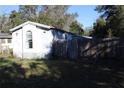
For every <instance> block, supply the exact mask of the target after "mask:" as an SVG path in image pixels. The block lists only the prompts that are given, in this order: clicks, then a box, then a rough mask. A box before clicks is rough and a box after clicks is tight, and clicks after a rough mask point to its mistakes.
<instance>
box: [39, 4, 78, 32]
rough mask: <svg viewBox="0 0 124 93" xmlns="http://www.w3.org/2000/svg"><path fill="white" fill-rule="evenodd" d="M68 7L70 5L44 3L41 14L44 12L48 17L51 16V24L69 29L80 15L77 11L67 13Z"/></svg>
mask: <svg viewBox="0 0 124 93" xmlns="http://www.w3.org/2000/svg"><path fill="white" fill-rule="evenodd" d="M68 8H69V6H66V5H44V6H42V9H41V12H40V16H42V15H43V14H45V15H47V19H48V18H49V20H50V22H51V25H53V26H55V27H56V28H60V29H63V30H66V31H69V30H70V25H71V24H72V22H74V21H75V20H76V19H75V18H76V17H77V16H78V15H77V14H76V13H75V14H70V13H67V10H68ZM40 18H41V17H40ZM41 19H42V18H41ZM41 19H39V20H41ZM45 21H46V20H45ZM48 22H49V21H48ZM50 22H49V23H50ZM49 23H48V24H49Z"/></svg>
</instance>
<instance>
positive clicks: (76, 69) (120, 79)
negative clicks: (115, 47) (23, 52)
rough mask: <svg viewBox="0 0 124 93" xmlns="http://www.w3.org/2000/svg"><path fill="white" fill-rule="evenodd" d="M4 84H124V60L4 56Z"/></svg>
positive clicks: (0, 71)
mask: <svg viewBox="0 0 124 93" xmlns="http://www.w3.org/2000/svg"><path fill="white" fill-rule="evenodd" d="M0 87H29V88H30V87H49V88H51V87H63V88H66V87H67V88H69V87H81V88H84V87H90V88H92V87H124V62H123V60H117V59H99V60H94V59H83V60H78V61H69V60H19V59H7V58H0Z"/></svg>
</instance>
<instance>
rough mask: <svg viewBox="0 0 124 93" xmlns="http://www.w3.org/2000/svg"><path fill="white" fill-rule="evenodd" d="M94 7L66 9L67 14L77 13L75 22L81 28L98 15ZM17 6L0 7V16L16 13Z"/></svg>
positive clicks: (91, 22) (71, 7)
mask: <svg viewBox="0 0 124 93" xmlns="http://www.w3.org/2000/svg"><path fill="white" fill-rule="evenodd" d="M95 7H96V6H94V5H72V6H70V8H69V9H68V12H69V13H78V17H77V21H78V22H79V23H81V24H82V25H83V28H86V27H91V26H92V24H93V23H94V22H95V20H96V19H97V18H98V17H99V16H100V14H98V13H97V11H95V10H94V9H95ZM18 9H19V7H18V5H0V15H2V14H9V13H10V12H11V11H12V10H17V11H18Z"/></svg>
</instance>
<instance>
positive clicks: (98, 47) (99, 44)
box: [52, 38, 124, 59]
mask: <svg viewBox="0 0 124 93" xmlns="http://www.w3.org/2000/svg"><path fill="white" fill-rule="evenodd" d="M52 50H53V52H52V55H53V56H54V57H58V58H69V59H78V58H84V57H90V58H101V57H106V58H124V39H120V38H111V39H102V40H101V39H88V38H74V39H72V40H67V41H62V40H57V41H54V43H53V48H52Z"/></svg>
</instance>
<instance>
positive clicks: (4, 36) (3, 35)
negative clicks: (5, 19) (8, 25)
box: [0, 33, 12, 39]
mask: <svg viewBox="0 0 124 93" xmlns="http://www.w3.org/2000/svg"><path fill="white" fill-rule="evenodd" d="M11 38H12V35H11V34H10V33H0V39H11Z"/></svg>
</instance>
